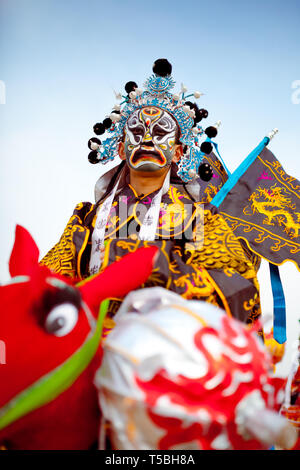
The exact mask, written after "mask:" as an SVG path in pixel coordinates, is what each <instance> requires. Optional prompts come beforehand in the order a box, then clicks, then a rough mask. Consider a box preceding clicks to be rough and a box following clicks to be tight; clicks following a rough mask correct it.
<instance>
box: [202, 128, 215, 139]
mask: <svg viewBox="0 0 300 470" xmlns="http://www.w3.org/2000/svg"><path fill="white" fill-rule="evenodd" d="M205 134H206V135H207V137H209V138H210V139H213V138H214V137H216V136H217V135H218V129H217V128H216V127H214V126H209V127H207V128H206V129H205Z"/></svg>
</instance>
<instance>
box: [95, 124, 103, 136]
mask: <svg viewBox="0 0 300 470" xmlns="http://www.w3.org/2000/svg"><path fill="white" fill-rule="evenodd" d="M93 129H94V132H95V134H96V135H101V134H104V132H105V126H104V125H103V123H102V122H97V124H95V125H94V127H93Z"/></svg>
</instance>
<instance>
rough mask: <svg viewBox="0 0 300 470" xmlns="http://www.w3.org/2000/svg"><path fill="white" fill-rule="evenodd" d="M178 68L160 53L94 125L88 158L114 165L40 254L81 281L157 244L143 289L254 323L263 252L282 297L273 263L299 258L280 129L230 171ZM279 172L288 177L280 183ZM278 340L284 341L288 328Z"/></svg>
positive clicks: (293, 187) (292, 187) (293, 185)
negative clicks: (141, 83) (278, 147)
mask: <svg viewBox="0 0 300 470" xmlns="http://www.w3.org/2000/svg"><path fill="white" fill-rule="evenodd" d="M171 73H172V66H171V64H170V63H169V62H168V61H167V60H166V59H158V60H157V61H155V63H154V66H153V75H152V76H150V77H149V78H148V80H147V81H146V83H145V90H144V91H142V89H140V88H139V87H138V85H137V84H136V83H135V82H128V83H127V84H126V86H125V90H126V93H127V95H126V96H123V97H122V95H121V94H120V93H116V98H117V99H118V100H122V99H123V102H121V103H120V104H116V105H115V106H114V109H113V111H112V113H111V114H110V116H109V117H106V118H105V119H104V121H103V122H101V123H97V124H95V126H94V132H95V134H96V135H102V134H104V133H107V135H108V137H107V138H106V139H104V140H102V142H101V141H100V140H99V139H98V138H91V139H90V140H89V143H88V145H89V148H90V150H91V152H90V154H89V161H90V162H91V163H94V164H95V163H98V162H101V163H107V162H109V161H112V160H113V159H114V158H115V157H120V159H121V160H122V162H121V163H120V164H119V165H117V166H116V167H114V168H113V169H112V170H110V171H108V172H107V173H105V174H104V175H103V176H101V177H100V178H99V180H98V181H97V183H96V187H95V199H96V202H95V204H91V203H89V202H83V203H80V204H78V205H77V206H76V208H75V210H74V212H73V215H72V217H71V218H70V220H69V222H68V224H67V226H66V228H65V230H64V233H63V235H62V236H61V238H60V240H59V242H58V243H57V244H56V245H55V246H54V247H53V248H52V249H51V250H50V251H49V253H48V254H47V255H46V256H45V257H44V258H43V260H42V261H41V263H42V264H44V265H46V266H48V267H49V268H50V269H52V270H53V271H55V272H57V273H60V274H63V275H67V276H71V277H78V278H81V279H84V278H86V277H88V276H90V275H92V274H96V273H97V272H99V271H100V270H103V269H104V268H105V267H106V266H107V265H109V264H111V263H112V262H114V261H115V260H118V259H120V258H121V257H122V256H124V255H125V254H126V253H128V252H133V251H135V250H136V249H137V248H139V247H141V246H149V245H156V246H158V247H159V253H160V254H159V257H158V259H157V261H156V264H155V267H154V269H153V271H152V274H151V276H150V277H149V279H148V281H147V282H146V284H145V285H144V286H145V287H151V286H160V287H165V288H166V289H169V290H171V291H174V292H176V293H178V294H180V295H181V296H182V297H183V298H185V299H198V300H203V301H206V302H208V303H211V304H214V305H217V306H219V307H221V308H223V309H224V310H225V311H226V312H227V313H228V315H231V316H234V317H236V318H238V319H239V320H241V321H243V322H247V323H251V322H253V321H254V320H255V319H257V318H258V317H259V315H260V313H261V309H260V300H259V285H258V281H257V270H258V268H259V264H260V259H261V257H264V258H266V259H267V260H268V261H269V262H270V263H272V271H271V275H272V276H273V277H272V279H273V280H274V279H275V281H276V282H275V281H274V286H275V287H274V288H275V291H276V292H277V299H278V298H279V300H280V299H281V300H282V298H283V293H282V291H281V290H280V287H281V285H280V282H279V281H280V278H279V273H278V269H277V266H278V265H279V264H282V262H283V261H285V260H286V259H289V260H292V261H294V262H295V263H298V262H299V259H298V258H299V251H300V244H297V237H298V226H299V220H300V209H299V214H298V215H297V213H296V215H295V209H296V207H297V204H299V188H300V186H298V185H297V181H296V180H295V179H294V178H291V177H288V175H286V174H285V173H284V171H283V170H282V169H281V167H280V164H279V162H278V161H277V160H276V158H275V157H274V156H273V155H272V154H271V152H269V151H268V150H267V149H266V148H265V147H266V145H267V144H268V143H269V141H270V138H271V137H272V135H273V134H271V135H269V136H268V137H266V138H265V139H264V140H263V141H262V143H261V144H260V146H258V147H257V148H256V149H255V150H254V151H253V152H252V153H251V154H250V155H249V157H248V159H246V160H245V162H247V163H248V164H247V165H245V162H243V164H242V165H241V167H239V168H238V170H236V172H234V173H233V175H230V173H229V172H228V170H227V168H226V165H225V164H224V162H223V161H221V157H220V155H219V152H218V146H217V144H216V143H215V142H213V141H212V139H213V138H214V137H216V135H217V132H218V127H219V123H217V124H215V125H214V126H209V127H207V128H206V129H203V128H202V127H201V125H200V122H201V121H202V119H205V118H207V116H208V112H207V111H206V110H205V109H199V107H198V106H197V104H196V103H194V102H192V101H190V99H192V98H191V97H194V98H196V99H198V98H200V96H201V93H199V92H194V93H193V94H190V95H187V89H186V87H185V86H184V85H182V86H181V91H180V93H173V91H172V90H173V88H174V87H175V81H174V80H173V78H172V75H171ZM203 137H205V139H204V140H203ZM201 140H202V143H201ZM213 149H214V150H215V151H213ZM270 156H272V158H273V159H272V158H270ZM219 157H220V158H219ZM266 161H267V163H266ZM276 162H277V163H278V164H279V166H278V165H277V163H276ZM253 165H254V166H255V165H256V166H255V172H254V171H252V169H253ZM260 167H261V168H260ZM279 167H280V168H279ZM279 170H282V171H281V172H280V171H279ZM286 177H288V178H289V180H288V181H286ZM280 178H281V179H282V180H284V181H285V184H284V186H283V185H282V189H280V186H279V185H278V181H279V180H280ZM266 185H267V186H266ZM278 188H279V189H278ZM260 198H265V199H264V200H263V201H262V200H261V199H260ZM263 202H264V203H265V204H264V205H263ZM260 203H261V204H260ZM276 204H277V205H276ZM263 207H264V208H265V211H264V212H263V211H260V208H263ZM266 210H268V213H267V212H266ZM280 210H281V212H280ZM272 211H273V212H272ZM284 211H285V212H284ZM291 211H292V212H293V214H292V215H290V214H291ZM270 213H273V216H272V215H269V214H270ZM287 214H289V215H287ZM298 216H299V217H298ZM265 217H266V218H267V222H266V219H265ZM288 217H289V219H288ZM297 217H298V219H297ZM244 219H247V220H244ZM237 221H238V222H237ZM251 224H252V225H251ZM267 224H268V227H267ZM299 227H300V226H299ZM266 228H267V229H268V230H266ZM279 232H280V233H279ZM276 237H277V238H276ZM284 239H286V242H282V240H284ZM277 240H279V241H280V243H281V242H282V243H281V245H280V244H279V245H278V243H277ZM262 241H263V242H264V243H262ZM274 244H275V245H276V247H277V248H278V249H275V250H274ZM262 245H263V246H262ZM281 248H282V250H281ZM287 250H289V253H287ZM291 253H293V254H291ZM297 257H298V258H297ZM121 301H122V299H119V298H116V299H111V302H110V308H109V314H108V316H107V318H106V323H105V327H106V331H107V330H109V329H110V328H112V327H113V326H114V321H113V316H114V314H115V313H116V311H117V310H118V308H119V306H120V303H121ZM279 303H280V302H279ZM277 307H278V305H277ZM277 313H278V312H277ZM279 313H280V319H279V323H280V322H281V324H280V325H279V327H280V328H284V325H283V324H282V322H283V320H282V318H283V313H284V305H282V302H281V303H280V305H279ZM277 320H278V316H277ZM280 331H281V330H280ZM281 333H282V331H281ZM279 336H280V335H279ZM279 340H280V342H284V341H283V340H282V335H281V336H280V338H279Z"/></svg>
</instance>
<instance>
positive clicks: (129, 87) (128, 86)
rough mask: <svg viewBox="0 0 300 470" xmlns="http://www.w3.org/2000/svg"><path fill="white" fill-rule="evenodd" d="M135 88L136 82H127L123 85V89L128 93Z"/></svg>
mask: <svg viewBox="0 0 300 470" xmlns="http://www.w3.org/2000/svg"><path fill="white" fill-rule="evenodd" d="M136 88H138V86H137V84H136V83H135V82H127V83H126V85H125V91H126V93H127V94H128V95H129V93H131V92H132V91H134V90H135V89H136Z"/></svg>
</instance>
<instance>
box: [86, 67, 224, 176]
mask: <svg viewBox="0 0 300 470" xmlns="http://www.w3.org/2000/svg"><path fill="white" fill-rule="evenodd" d="M152 70H153V74H152V75H151V76H150V77H149V78H148V79H147V80H146V82H145V85H144V87H145V90H144V91H143V90H141V89H140V88H139V87H138V85H137V84H136V83H135V82H132V81H131V82H128V83H126V85H125V91H126V93H127V96H123V95H121V93H115V95H116V99H117V100H119V101H121V100H122V99H123V101H122V102H121V103H120V104H116V105H115V106H114V108H113V111H112V112H111V114H110V116H109V117H106V118H105V119H104V121H103V122H102V123H97V124H95V125H94V132H95V134H96V135H101V134H104V133H105V132H107V133H108V134H109V137H107V138H106V139H105V140H102V142H101V141H100V140H99V139H98V138H95V137H93V138H91V139H90V140H89V142H88V146H89V148H90V150H91V152H90V154H89V156H88V159H89V161H90V163H99V162H101V163H107V162H109V161H112V160H113V159H114V158H115V157H116V156H117V155H118V143H119V142H120V140H121V139H122V138H123V132H124V127H125V124H126V122H127V120H128V118H129V116H130V115H131V114H132V113H133V112H134V111H136V110H137V109H140V108H143V107H146V106H156V107H157V108H161V109H164V110H165V111H167V112H169V113H170V114H171V115H172V116H173V117H174V118H175V120H176V121H177V124H178V126H179V129H180V137H179V140H180V142H181V143H182V145H183V149H184V154H183V156H182V158H181V160H180V162H179V164H178V172H177V173H178V176H179V177H180V178H181V179H182V181H184V182H189V181H190V180H192V179H193V178H195V177H196V176H197V174H199V176H200V177H201V178H202V179H203V180H209V179H210V177H211V173H210V167H209V165H208V164H202V165H200V164H201V161H202V159H203V156H204V155H205V154H210V153H211V151H212V144H211V142H212V141H211V139H212V138H214V137H216V135H217V133H218V130H217V129H218V127H219V125H220V121H219V122H217V123H216V124H215V125H214V126H210V127H207V128H206V129H205V130H204V129H203V128H202V127H201V126H200V124H199V123H200V121H201V120H202V119H203V118H207V116H208V112H207V111H206V109H199V108H198V106H197V104H196V103H192V102H191V101H189V100H188V98H191V97H192V96H193V97H194V98H196V99H198V98H200V97H201V95H203V93H200V92H199V91H195V92H194V93H192V94H189V95H187V96H186V92H187V88H186V87H185V86H184V85H183V84H182V85H181V91H180V93H178V94H172V93H171V90H172V89H173V88H174V86H175V83H176V82H175V81H174V80H173V78H172V76H171V73H172V65H171V64H170V63H169V62H168V61H167V59H158V60H156V61H155V62H154V65H153V69H152ZM204 134H206V140H205V141H203V142H202V144H200V138H201V136H203V135H204ZM213 143H214V142H213Z"/></svg>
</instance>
